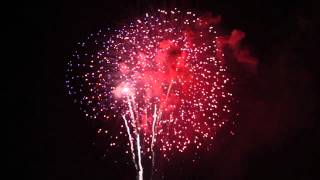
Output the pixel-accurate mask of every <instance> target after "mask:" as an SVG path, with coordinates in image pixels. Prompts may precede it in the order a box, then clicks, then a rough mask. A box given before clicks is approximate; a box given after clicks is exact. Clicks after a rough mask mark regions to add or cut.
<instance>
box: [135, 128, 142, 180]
mask: <svg viewBox="0 0 320 180" xmlns="http://www.w3.org/2000/svg"><path fill="white" fill-rule="evenodd" d="M136 136H137V151H138V164H139V170H138V179H139V180H143V168H142V163H141V145H140V135H139V133H137V132H136Z"/></svg>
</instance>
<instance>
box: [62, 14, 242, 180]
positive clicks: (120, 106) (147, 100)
mask: <svg viewBox="0 0 320 180" xmlns="http://www.w3.org/2000/svg"><path fill="white" fill-rule="evenodd" d="M220 20H221V18H220V17H217V18H214V19H212V18H211V19H210V18H205V16H198V15H196V14H195V13H193V12H182V11H179V10H177V9H174V10H172V11H165V10H158V11H157V12H153V13H150V14H148V13H147V14H145V15H144V17H142V18H140V19H135V20H133V21H132V22H130V23H128V24H127V25H126V26H122V27H120V28H117V29H116V30H110V29H109V30H108V31H106V32H104V31H101V30H100V31H99V32H97V33H95V34H91V35H90V36H89V37H88V39H87V41H86V42H83V43H79V44H78V46H79V47H78V48H77V50H76V51H75V52H74V54H73V56H72V57H71V59H70V60H69V61H68V68H67V73H66V76H67V80H66V85H67V88H68V90H69V94H70V95H71V96H73V97H74V99H75V101H77V102H78V103H80V105H81V108H82V109H83V111H84V114H85V115H86V116H88V117H89V118H92V119H99V120H102V121H105V122H106V123H114V124H120V128H119V131H118V132H110V133H113V135H112V136H109V137H110V142H111V143H110V146H111V147H117V146H118V144H119V143H120V144H121V143H128V152H131V155H132V161H133V163H134V165H135V168H136V169H137V173H138V175H137V179H143V170H144V168H143V159H145V160H147V159H150V160H151V161H152V166H155V162H154V161H155V155H156V154H159V156H160V155H161V156H162V157H165V158H170V156H171V155H172V154H173V153H176V152H184V151H187V150H188V149H192V150H195V151H196V150H197V149H200V148H202V147H203V146H206V147H208V146H210V145H211V144H212V141H213V140H214V138H215V134H216V133H217V130H218V129H220V128H221V127H223V126H224V125H225V124H226V123H229V122H232V120H231V119H230V117H231V116H230V114H231V110H230V105H231V103H232V101H233V95H232V93H231V90H230V89H231V88H230V87H231V85H232V77H231V76H230V75H229V73H228V68H227V65H226V63H225V61H224V54H223V51H222V50H223V46H219V44H218V42H217V41H218V39H219V34H218V32H217V31H216V25H217V24H219V22H220ZM235 33H236V32H235ZM231 37H233V36H231ZM241 38H242V37H239V40H241ZM232 39H233V38H231V39H229V40H228V42H227V43H228V44H229V45H230V46H236V44H237V42H234V41H233V40H232ZM239 40H238V39H236V40H235V41H239ZM238 56H246V55H245V54H243V52H239V53H238ZM242 59H243V58H242ZM120 136H126V138H127V139H128V142H120V141H119V139H120V138H119V137H120Z"/></svg>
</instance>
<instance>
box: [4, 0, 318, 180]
mask: <svg viewBox="0 0 320 180" xmlns="http://www.w3.org/2000/svg"><path fill="white" fill-rule="evenodd" d="M158 7H167V8H170V7H178V8H180V9H189V8H190V9H195V10H199V11H202V12H211V13H212V14H214V15H221V16H222V24H221V26H222V28H223V30H224V31H225V32H230V31H231V30H233V29H240V30H242V31H244V32H245V33H246V38H245V40H244V42H243V43H244V44H243V45H244V46H246V47H247V48H248V49H250V51H251V52H252V54H253V55H254V56H255V57H257V59H258V60H259V61H258V65H257V67H256V72H255V73H254V72H252V71H250V70H248V67H246V65H244V64H236V66H237V67H236V68H235V69H237V70H236V71H235V73H236V75H237V76H238V77H239V78H238V79H239V81H238V88H237V92H236V94H237V95H238V97H239V99H240V104H239V106H238V107H237V110H238V111H239V112H240V114H241V116H240V119H239V120H238V121H237V125H236V127H235V130H234V131H235V132H236V135H234V136H232V137H230V136H228V135H224V134H223V133H222V134H220V136H219V139H218V140H217V146H216V150H215V151H212V152H210V153H207V154H204V155H202V157H201V159H200V160H199V162H198V163H196V164H192V163H190V162H188V161H187V160H188V159H189V158H190V157H184V156H179V158H177V159H179V160H177V161H174V162H171V163H170V164H169V163H168V164H166V163H163V164H162V167H161V169H162V170H163V173H162V175H165V176H164V179H169V180H171V179H177V180H179V179H183V180H184V179H185V180H189V179H190V180H191V179H193V180H196V179H197V180H200V179H201V180H202V179H203V180H207V179H214V180H225V179H233V180H238V179H239V180H240V179H241V180H242V179H266V180H267V179H268V180H270V179H283V180H284V179H290V180H295V179H301V180H309V179H320V175H319V167H320V165H319V155H320V154H319V142H320V140H319V126H318V124H319V119H318V116H317V115H318V111H317V109H318V102H319V101H318V92H319V89H318V87H317V84H316V79H317V78H318V72H319V70H318V68H319V65H320V63H319V51H318V47H319V44H318V43H317V42H316V39H317V38H318V32H319V28H318V27H317V26H318V25H319V22H320V17H319V13H318V12H317V11H318V9H317V8H318V7H319V4H318V3H316V1H290V2H279V1H272V0H271V1H263V2H262V1H255V0H242V1H229V0H225V1H215V0H211V1H210V0H199V1H172V2H171V1H167V2H166V1H160V2H158V1H147V0H144V1H137V0H132V1H123V0H114V1H108V0H104V1H97V0H88V1H84V0H80V1H79V0H70V1H47V2H31V1H28V2H24V3H17V4H14V3H13V4H12V5H11V6H10V9H12V10H10V13H8V14H7V15H5V16H4V17H5V18H6V19H7V21H8V23H7V25H8V27H7V28H9V30H10V32H11V33H12V34H13V36H10V42H9V43H8V44H7V46H9V47H10V48H12V49H13V51H12V52H10V53H11V56H10V58H9V59H8V62H9V64H10V66H9V67H3V69H4V71H5V72H6V70H7V71H8V72H10V73H7V76H5V78H9V77H10V78H12V79H10V80H8V86H7V87H8V88H9V89H8V90H9V91H8V92H7V93H6V94H5V95H6V96H7V97H6V98H8V100H9V101H8V103H6V104H7V106H8V107H9V108H10V109H11V111H10V118H9V119H7V120H5V121H6V122H8V129H7V132H8V142H9V144H8V146H7V147H8V150H9V154H8V155H7V163H6V166H7V167H9V171H8V173H9V175H10V177H11V178H9V179H14V177H15V176H20V177H23V179H48V180H73V179H75V180H107V179H120V180H122V179H124V180H127V179H128V180H130V179H135V172H134V170H133V166H132V165H131V164H129V165H127V164H126V163H125V162H124V161H127V159H125V158H123V157H122V156H120V155H119V154H120V153H119V154H118V155H117V154H116V153H115V154H113V155H114V157H113V159H118V161H119V162H118V163H114V160H110V159H109V158H104V157H103V153H102V152H103V150H104V149H102V148H101V147H100V146H95V145H93V142H95V141H99V138H98V137H97V136H96V134H95V132H96V129H95V128H96V126H97V125H96V124H95V123H92V122H90V121H88V120H86V119H85V118H84V116H83V114H82V113H81V111H80V110H79V109H78V107H77V105H75V104H73V102H72V99H71V97H69V96H68V95H67V93H66V88H65V86H64V80H65V79H64V71H65V65H66V61H65V60H66V58H67V57H68V56H70V55H71V52H72V50H73V48H74V45H75V44H76V43H77V42H78V41H81V40H82V39H84V38H85V37H86V36H87V35H89V34H90V33H91V32H95V31H97V30H98V29H100V28H105V27H108V25H111V26H113V25H117V24H119V23H123V22H125V21H126V20H127V19H130V18H131V17H136V16H139V15H141V14H142V13H144V12H145V11H150V10H152V9H157V8H158ZM3 36H6V34H3ZM11 63H12V64H11ZM7 68H8V69H7ZM185 156H186V155H185ZM130 163H131V162H130ZM5 179H6V178H5Z"/></svg>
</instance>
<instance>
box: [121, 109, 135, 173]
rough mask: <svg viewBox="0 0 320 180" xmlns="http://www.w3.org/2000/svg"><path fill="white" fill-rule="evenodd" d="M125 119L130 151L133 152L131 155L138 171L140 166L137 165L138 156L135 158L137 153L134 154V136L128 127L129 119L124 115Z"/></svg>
mask: <svg viewBox="0 0 320 180" xmlns="http://www.w3.org/2000/svg"><path fill="white" fill-rule="evenodd" d="M122 117H123V120H124V124H125V126H126V129H127V134H128V137H129V143H130V150H131V155H132V162H133V164H134V167H135V168H136V169H137V170H138V165H137V162H136V156H135V153H134V147H133V139H132V136H131V133H130V128H129V126H128V122H127V119H126V117H125V116H124V115H122Z"/></svg>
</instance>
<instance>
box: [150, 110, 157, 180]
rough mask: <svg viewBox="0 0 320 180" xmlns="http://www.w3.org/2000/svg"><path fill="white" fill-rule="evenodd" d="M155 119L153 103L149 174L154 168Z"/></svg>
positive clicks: (155, 113) (155, 111)
mask: <svg viewBox="0 0 320 180" xmlns="http://www.w3.org/2000/svg"><path fill="white" fill-rule="evenodd" d="M156 121H157V105H156V104H155V105H154V114H153V121H152V139H151V152H152V162H151V163H152V165H151V166H152V167H151V174H152V175H153V168H154V158H155V157H154V156H155V153H154V148H153V146H154V142H155V133H156V132H155V128H156V123H157V122H156ZM152 175H151V178H152Z"/></svg>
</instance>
